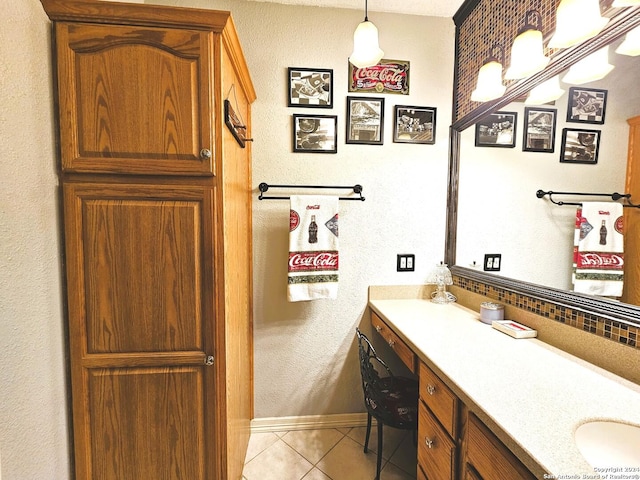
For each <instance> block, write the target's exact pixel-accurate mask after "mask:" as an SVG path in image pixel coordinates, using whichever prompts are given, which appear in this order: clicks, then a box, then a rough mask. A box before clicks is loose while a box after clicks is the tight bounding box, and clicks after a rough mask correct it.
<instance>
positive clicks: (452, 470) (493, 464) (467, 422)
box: [418, 363, 535, 480]
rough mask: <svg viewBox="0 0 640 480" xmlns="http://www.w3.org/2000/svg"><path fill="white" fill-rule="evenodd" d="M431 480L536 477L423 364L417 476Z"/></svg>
mask: <svg viewBox="0 0 640 480" xmlns="http://www.w3.org/2000/svg"><path fill="white" fill-rule="evenodd" d="M421 476H422V478H428V479H429V480H453V479H458V478H461V479H464V480H483V479H484V480H494V479H502V478H505V479H506V478H508V479H509V480H533V479H534V478H535V477H534V476H533V475H532V474H531V473H530V472H529V471H528V470H527V468H526V467H525V466H524V465H523V464H522V463H521V462H520V461H519V460H518V459H517V458H516V457H515V455H514V454H513V453H511V452H510V451H509V449H508V448H507V447H506V446H504V445H503V444H502V442H500V440H499V439H498V438H497V437H496V436H495V435H494V434H493V433H492V432H491V431H490V430H489V429H488V428H487V427H486V426H485V425H484V424H483V423H482V422H481V421H480V420H479V419H478V418H477V417H476V416H475V415H474V414H473V413H471V412H470V411H469V410H468V409H467V408H466V406H465V405H464V404H463V403H462V402H461V401H460V400H459V399H458V398H457V397H456V395H455V394H454V393H453V392H452V391H451V390H450V389H449V387H448V386H447V385H446V384H445V383H444V382H443V381H442V379H441V378H440V377H439V376H438V375H437V374H436V373H435V372H434V371H433V370H432V369H430V368H429V367H428V366H427V365H425V364H424V363H420V404H419V420H418V477H419V478H420V477H421Z"/></svg>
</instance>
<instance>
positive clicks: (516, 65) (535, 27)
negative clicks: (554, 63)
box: [504, 10, 549, 80]
mask: <svg viewBox="0 0 640 480" xmlns="http://www.w3.org/2000/svg"><path fill="white" fill-rule="evenodd" d="M541 24H542V17H541V16H540V13H538V11H537V10H530V11H528V12H527V14H526V17H525V26H524V27H523V28H522V29H521V30H520V31H519V32H518V36H517V37H516V38H515V40H514V41H513V46H512V47H511V65H510V66H509V68H508V69H507V71H506V73H505V75H504V78H506V79H508V80H518V79H520V78H525V77H529V76H531V75H533V74H534V73H538V72H539V71H541V70H544V67H546V66H547V65H548V64H549V58H548V57H545V56H544V47H543V45H542V31H541V29H542V25H541Z"/></svg>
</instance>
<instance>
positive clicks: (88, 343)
mask: <svg viewBox="0 0 640 480" xmlns="http://www.w3.org/2000/svg"><path fill="white" fill-rule="evenodd" d="M63 191H64V214H65V226H66V228H65V237H66V238H65V246H66V259H67V289H68V309H69V325H68V330H69V348H70V365H71V382H72V393H73V413H74V415H73V417H74V444H75V453H76V477H77V478H78V479H79V480H128V479H131V480H139V479H156V478H157V479H160V478H161V479H176V480H178V479H180V480H184V479H190V480H191V479H194V480H205V479H211V478H214V475H215V472H216V471H217V469H216V466H217V465H216V455H213V454H211V452H215V451H216V448H215V444H214V442H215V441H216V436H215V431H216V428H215V427H216V420H215V418H216V417H215V410H214V409H215V406H216V405H215V404H216V401H215V392H214V380H215V378H214V377H215V375H214V367H212V366H208V365H207V363H210V362H207V359H208V356H209V355H213V339H214V321H215V318H214V307H213V305H214V303H215V302H214V299H213V291H214V285H213V273H214V272H213V267H212V265H213V249H214V245H213V240H212V239H213V236H212V218H213V211H214V205H213V190H212V188H210V187H200V186H182V185H122V184H83V183H67V184H64V186H63Z"/></svg>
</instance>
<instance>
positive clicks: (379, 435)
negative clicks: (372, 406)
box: [376, 420, 384, 480]
mask: <svg viewBox="0 0 640 480" xmlns="http://www.w3.org/2000/svg"><path fill="white" fill-rule="evenodd" d="M383 426H384V425H383V424H382V422H381V421H380V420H378V464H377V467H376V480H380V467H381V466H382V427H383Z"/></svg>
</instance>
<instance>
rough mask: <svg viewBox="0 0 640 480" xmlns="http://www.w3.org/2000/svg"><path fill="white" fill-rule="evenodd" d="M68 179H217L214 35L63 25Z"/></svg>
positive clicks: (59, 30) (60, 50)
mask: <svg viewBox="0 0 640 480" xmlns="http://www.w3.org/2000/svg"><path fill="white" fill-rule="evenodd" d="M55 35H56V49H57V72H58V96H59V117H60V118H59V124H60V144H61V157H62V169H63V171H65V172H102V173H132V174H152V175H161V174H171V175H205V176H206V175H212V173H213V171H214V165H213V154H214V151H215V148H214V141H213V139H214V131H213V128H214V124H213V120H212V117H213V116H212V112H213V111H214V110H213V107H212V105H213V94H212V89H213V81H212V80H211V78H212V77H211V75H212V73H213V70H212V68H213V53H212V50H213V47H212V37H213V35H214V34H213V33H212V32H203V31H197V30H185V29H171V28H151V27H140V26H118V25H96V24H87V23H79V24H76V23H64V22H59V23H56V24H55Z"/></svg>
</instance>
